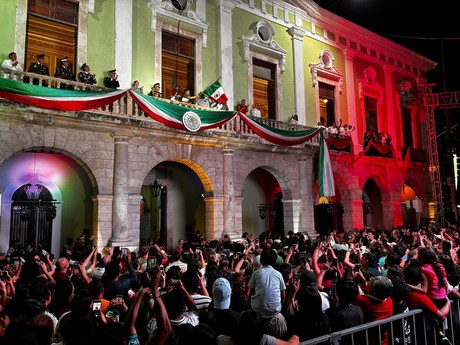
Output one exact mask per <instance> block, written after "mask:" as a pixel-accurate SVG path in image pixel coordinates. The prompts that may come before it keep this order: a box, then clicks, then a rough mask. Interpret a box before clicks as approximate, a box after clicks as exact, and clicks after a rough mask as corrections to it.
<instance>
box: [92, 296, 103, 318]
mask: <svg viewBox="0 0 460 345" xmlns="http://www.w3.org/2000/svg"><path fill="white" fill-rule="evenodd" d="M101 306H102V302H101V301H100V300H98V299H97V300H94V301H93V313H94V316H95V317H96V318H99V317H101Z"/></svg>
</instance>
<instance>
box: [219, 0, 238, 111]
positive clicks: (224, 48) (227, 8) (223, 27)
mask: <svg viewBox="0 0 460 345" xmlns="http://www.w3.org/2000/svg"><path fill="white" fill-rule="evenodd" d="M217 8H218V9H219V25H220V28H219V29H218V32H219V34H220V37H219V38H220V39H219V41H220V63H221V65H220V69H221V76H222V87H223V89H224V90H225V94H226V95H227V97H228V102H227V104H228V105H229V108H230V109H233V105H234V104H235V102H234V93H233V38H232V36H233V33H232V10H233V9H234V8H235V5H234V4H232V3H231V2H230V1H228V0H217Z"/></svg>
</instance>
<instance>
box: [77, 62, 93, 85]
mask: <svg viewBox="0 0 460 345" xmlns="http://www.w3.org/2000/svg"><path fill="white" fill-rule="evenodd" d="M80 69H81V72H80V73H78V81H79V82H80V83H85V84H91V85H94V84H97V80H96V75H95V74H92V73H90V72H91V68H90V67H89V66H88V65H87V64H86V63H84V64H83V65H81V67H80Z"/></svg>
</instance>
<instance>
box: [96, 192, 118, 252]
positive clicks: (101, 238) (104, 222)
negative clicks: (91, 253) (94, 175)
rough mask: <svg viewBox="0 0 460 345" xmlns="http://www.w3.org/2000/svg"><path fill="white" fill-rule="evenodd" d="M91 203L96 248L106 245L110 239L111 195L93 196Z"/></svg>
mask: <svg viewBox="0 0 460 345" xmlns="http://www.w3.org/2000/svg"><path fill="white" fill-rule="evenodd" d="M92 202H93V235H95V236H96V240H97V246H98V248H102V247H104V246H106V245H107V243H108V242H109V239H110V238H111V237H112V205H113V196H112V195H95V196H93V197H92Z"/></svg>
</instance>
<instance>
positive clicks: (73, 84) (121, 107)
mask: <svg viewBox="0 0 460 345" xmlns="http://www.w3.org/2000/svg"><path fill="white" fill-rule="evenodd" d="M0 75H1V77H3V78H7V79H14V80H17V81H19V82H21V81H22V82H24V81H25V82H27V83H28V84H35V85H41V86H43V85H45V86H44V87H51V88H61V87H62V86H64V85H65V86H66V87H67V88H68V89H74V90H110V89H107V88H105V87H101V86H97V85H90V84H84V83H80V82H77V81H71V80H65V79H60V78H54V77H49V76H44V75H40V74H35V73H30V72H22V73H16V72H15V71H11V70H8V69H3V68H0ZM164 101H165V102H171V103H175V104H178V105H181V106H184V107H188V108H195V109H206V110H210V111H212V110H213V109H212V108H205V107H201V106H196V105H194V104H190V103H183V102H177V101H172V100H169V99H164ZM86 112H89V113H100V114H110V115H113V116H117V117H125V118H131V119H132V118H137V119H141V120H142V121H151V122H155V123H158V122H157V121H155V120H154V119H152V118H151V117H150V116H148V115H147V114H145V113H144V112H143V111H142V110H141V109H140V107H139V106H138V105H137V104H136V103H135V102H134V100H133V98H132V97H131V95H130V94H129V93H127V94H126V95H124V96H123V97H121V98H120V99H119V100H118V101H116V102H114V103H113V104H110V105H107V106H104V107H101V108H97V109H92V110H86ZM257 121H259V122H260V123H263V124H266V125H268V126H270V127H272V128H278V129H283V130H306V129H311V127H307V126H302V125H298V124H295V125H292V124H290V123H288V122H284V121H277V120H273V119H265V118H258V119H257ZM158 124H159V123H158ZM208 131H214V132H220V133H225V134H226V135H235V136H238V137H253V138H260V136H258V135H257V134H256V133H254V131H253V130H252V129H250V128H249V127H248V126H247V125H246V124H245V123H244V122H243V120H242V119H241V118H240V117H239V116H236V117H234V118H233V119H232V120H230V121H228V122H226V123H225V124H223V125H221V126H220V127H217V128H213V129H210V130H208ZM199 133H200V132H196V133H194V134H195V135H200V134H199ZM273 145H275V144H273ZM302 146H319V138H318V136H315V137H313V138H311V139H310V140H308V141H307V142H305V143H304V144H303V145H299V146H297V147H302Z"/></svg>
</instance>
